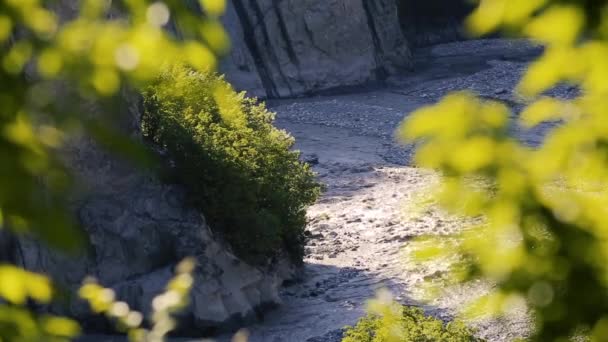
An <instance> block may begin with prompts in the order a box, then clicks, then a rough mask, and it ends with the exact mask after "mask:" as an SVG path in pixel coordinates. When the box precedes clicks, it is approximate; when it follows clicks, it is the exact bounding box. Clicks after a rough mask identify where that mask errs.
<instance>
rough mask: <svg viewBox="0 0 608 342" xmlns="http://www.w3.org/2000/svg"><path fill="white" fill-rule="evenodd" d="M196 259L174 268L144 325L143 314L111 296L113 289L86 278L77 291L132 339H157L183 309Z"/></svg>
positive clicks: (156, 341)
mask: <svg viewBox="0 0 608 342" xmlns="http://www.w3.org/2000/svg"><path fill="white" fill-rule="evenodd" d="M195 267H196V260H194V259H192V258H186V259H184V260H182V261H181V262H180V263H179V264H178V265H177V267H176V268H175V276H174V277H173V278H172V279H171V280H170V281H169V283H168V284H167V286H166V288H165V292H163V293H161V294H159V295H158V296H156V297H155V298H154V300H153V301H152V309H153V311H152V315H151V317H149V323H151V327H150V328H149V329H147V328H145V327H144V317H143V315H142V314H141V313H140V312H138V311H135V310H132V309H131V308H130V307H129V305H128V304H127V303H125V302H121V301H117V300H116V299H115V295H114V291H112V290H111V289H108V288H105V287H103V286H101V285H99V284H98V283H97V282H96V281H95V280H93V279H88V280H86V281H85V284H84V285H83V286H82V287H81V288H80V291H79V294H80V297H81V298H82V299H85V300H86V301H87V302H88V303H89V305H90V306H91V309H92V310H93V311H94V312H95V313H100V314H103V315H105V316H106V317H108V318H109V319H110V320H112V321H115V322H116V323H117V327H118V329H119V330H121V331H124V332H126V333H127V334H128V337H129V340H130V341H132V342H144V341H145V342H161V341H164V339H165V336H166V335H167V334H168V333H169V332H170V331H171V330H173V329H174V328H175V327H176V325H177V322H176V321H175V319H174V318H173V315H175V314H176V313H178V312H179V311H181V310H183V309H184V308H185V307H186V306H187V305H188V303H189V296H190V289H191V288H192V285H193V283H194V279H193V277H192V272H193V271H194V269H195Z"/></svg>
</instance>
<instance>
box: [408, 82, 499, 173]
mask: <svg viewBox="0 0 608 342" xmlns="http://www.w3.org/2000/svg"><path fill="white" fill-rule="evenodd" d="M508 113H509V112H508V110H507V108H506V107H505V106H504V105H502V104H499V103H495V102H485V103H484V102H479V101H476V100H475V99H474V97H473V96H472V95H470V94H468V93H458V94H453V95H450V96H447V97H446V98H445V99H443V100H442V101H441V102H439V103H438V104H436V105H435V106H432V107H425V108H422V109H420V110H418V111H416V112H414V113H412V115H411V116H410V118H408V120H407V121H406V122H404V124H402V126H401V127H400V131H399V132H400V136H401V138H402V139H404V140H407V139H429V138H430V140H423V141H425V143H424V144H423V145H422V146H421V147H420V149H419V151H418V153H417V154H416V161H417V163H419V164H420V165H422V166H426V167H432V168H436V167H441V166H443V165H445V167H449V168H454V169H456V170H460V171H471V172H472V171H475V170H480V169H483V168H485V167H487V166H489V165H490V164H491V163H492V161H493V160H494V158H496V157H498V156H499V153H500V152H501V149H502V147H501V145H500V143H499V142H496V141H494V139H491V138H492V137H500V136H502V135H504V132H505V131H506V130H505V124H506V122H507V118H508Z"/></svg>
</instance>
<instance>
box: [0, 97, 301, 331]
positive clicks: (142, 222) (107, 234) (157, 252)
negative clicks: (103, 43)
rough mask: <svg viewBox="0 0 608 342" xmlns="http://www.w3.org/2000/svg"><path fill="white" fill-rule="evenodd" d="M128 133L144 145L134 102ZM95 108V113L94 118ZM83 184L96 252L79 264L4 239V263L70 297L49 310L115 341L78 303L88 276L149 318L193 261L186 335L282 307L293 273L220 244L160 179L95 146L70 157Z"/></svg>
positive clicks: (79, 205) (83, 206)
mask: <svg viewBox="0 0 608 342" xmlns="http://www.w3.org/2000/svg"><path fill="white" fill-rule="evenodd" d="M124 102H125V106H124V108H123V110H124V112H123V113H121V114H122V115H121V116H118V117H121V118H126V120H124V122H120V123H119V129H121V130H123V131H124V132H126V133H128V134H131V135H132V136H133V137H134V138H135V139H138V137H139V136H140V133H139V129H138V127H139V124H138V118H139V117H140V111H141V108H140V107H139V106H138V105H137V104H138V103H139V101H138V100H137V98H136V97H133V96H129V95H126V94H125V101H124ZM95 110H96V108H95V106H91V108H89V109H88V110H87V111H85V113H92V112H93V113H94V112H95ZM64 155H65V158H66V160H67V165H68V166H69V168H70V169H71V170H72V172H73V174H74V176H75V178H76V181H77V184H78V190H77V193H75V194H74V195H73V198H72V203H71V207H72V210H73V212H74V214H75V216H76V217H77V219H78V221H79V223H80V225H81V226H82V228H83V229H84V231H85V235H86V242H87V246H86V247H87V248H86V249H85V250H84V251H83V252H82V253H81V254H80V255H78V256H67V255H61V254H59V253H57V252H56V251H51V250H49V249H48V248H47V247H45V246H44V245H43V244H41V243H39V242H35V241H33V240H29V239H21V238H20V239H15V238H12V237H10V236H7V235H5V236H0V250H1V252H0V262H2V261H5V262H6V261H8V262H11V263H14V264H17V265H19V266H22V267H23V268H26V269H28V270H33V271H37V272H41V273H45V274H48V275H49V276H50V277H51V278H52V279H53V280H54V281H55V282H56V284H58V286H59V289H60V290H61V291H62V292H63V291H65V293H66V295H67V298H66V300H65V301H63V302H60V303H56V304H55V305H53V306H52V307H50V308H48V309H49V310H50V311H53V312H57V313H60V314H67V315H70V316H73V317H75V318H77V319H78V320H79V322H81V324H83V325H84V326H85V328H87V329H90V330H92V331H108V330H110V328H109V327H107V326H105V323H104V322H103V321H101V320H98V319H94V317H91V313H90V310H89V308H88V305H87V304H85V303H84V302H82V301H81V300H78V299H77V298H73V297H72V296H73V295H74V294H75V293H76V292H77V289H78V287H79V286H80V285H81V284H82V281H83V280H84V279H85V277H87V276H93V277H95V278H97V279H98V280H99V282H100V283H101V284H103V285H104V286H107V287H110V288H112V289H113V290H114V291H115V293H116V297H117V299H118V300H122V301H126V302H127V303H129V305H130V306H131V307H133V308H135V309H136V310H140V311H143V312H148V311H149V310H150V305H151V301H152V298H154V296H156V295H158V294H160V293H161V292H162V291H163V290H164V288H165V286H166V284H167V282H168V281H169V280H170V279H171V278H172V276H173V269H174V267H175V265H176V264H177V263H179V261H181V260H182V259H183V258H185V257H188V256H192V257H195V259H196V261H197V267H196V269H195V271H194V274H193V276H194V280H195V282H194V287H193V289H192V293H191V299H192V305H191V306H190V307H189V308H188V309H187V310H186V312H184V316H183V320H182V322H183V326H182V332H185V333H192V334H196V335H199V336H200V335H201V334H205V333H207V332H210V331H217V330H218V329H219V330H221V329H224V328H233V327H235V326H241V325H243V324H247V323H251V322H253V321H255V320H256V319H257V316H258V313H259V312H260V311H261V310H262V309H264V308H266V307H268V306H274V305H277V304H279V303H280V301H281V299H280V297H279V288H280V286H281V284H282V283H283V281H284V280H286V279H289V278H291V277H292V276H293V271H294V270H293V266H292V265H291V264H290V263H289V262H288V261H287V258H285V259H284V260H280V259H279V260H276V261H274V262H273V263H272V264H269V265H267V266H266V267H253V266H250V265H248V264H246V263H245V262H243V261H242V260H240V259H238V258H237V257H235V256H234V255H233V254H232V253H231V252H230V251H229V249H228V248H227V247H226V245H225V244H223V243H221V242H220V241H218V240H217V239H216V238H215V237H214V236H213V234H212V233H211V231H210V229H209V227H208V226H207V224H206V222H205V218H204V215H203V214H201V213H200V212H199V211H198V210H196V209H194V208H192V207H190V206H189V204H188V201H187V199H186V196H185V190H184V189H183V188H182V187H180V186H178V185H172V184H165V183H163V182H161V181H160V180H159V179H158V178H157V177H156V176H155V174H153V173H152V172H146V171H144V170H142V169H140V168H136V167H134V166H132V165H131V164H130V163H128V162H126V161H124V160H121V159H118V158H116V157H115V156H113V155H111V154H108V153H107V152H105V150H103V149H101V148H99V147H98V146H96V144H95V143H94V142H93V141H92V140H91V139H89V138H87V137H79V138H78V139H74V140H73V141H71V142H70V144H69V145H68V147H67V148H66V150H65V151H64Z"/></svg>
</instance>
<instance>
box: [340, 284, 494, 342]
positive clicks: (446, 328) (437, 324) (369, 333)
mask: <svg viewBox="0 0 608 342" xmlns="http://www.w3.org/2000/svg"><path fill="white" fill-rule="evenodd" d="M368 311H369V312H370V313H369V314H368V315H367V316H366V317H363V318H361V319H360V320H359V322H357V324H356V325H355V326H354V327H346V332H345V334H344V339H343V340H342V342H421V341H429V342H430V341H442V342H476V341H483V340H482V339H479V338H477V337H475V336H474V331H473V330H472V329H469V328H467V327H466V326H465V325H464V324H463V323H462V322H459V321H455V322H449V323H444V322H443V321H441V320H440V319H438V318H435V317H432V316H427V315H425V313H424V311H422V309H420V308H417V307H410V306H404V305H401V304H399V303H397V302H395V301H394V300H393V299H392V297H391V295H390V293H388V291H386V290H381V291H379V292H378V295H377V297H376V298H375V299H373V300H371V301H370V302H369V304H368Z"/></svg>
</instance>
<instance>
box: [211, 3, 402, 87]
mask: <svg viewBox="0 0 608 342" xmlns="http://www.w3.org/2000/svg"><path fill="white" fill-rule="evenodd" d="M222 20H223V23H224V25H225V26H226V28H227V31H228V33H229V35H230V37H231V40H232V51H231V53H230V54H229V55H228V56H227V57H226V58H225V59H224V60H223V61H222V63H221V68H220V70H221V71H222V72H224V73H225V74H226V78H227V79H228V80H229V81H230V82H231V83H233V84H234V85H235V87H236V88H238V89H242V90H246V91H248V92H249V93H251V94H253V95H256V96H261V97H268V98H276V97H291V96H298V95H305V94H309V93H312V92H317V91H321V90H326V89H331V88H335V87H341V86H351V85H357V84H361V83H364V82H367V81H374V80H382V79H384V78H385V77H386V76H387V75H389V74H391V73H394V72H396V71H397V70H400V69H405V68H409V67H411V63H412V58H411V52H410V49H409V47H408V44H407V41H406V40H405V36H404V35H403V33H402V32H401V27H400V23H399V17H398V11H397V2H396V0H283V1H277V0H233V1H229V2H228V8H227V13H226V15H225V16H224V17H223V19H222Z"/></svg>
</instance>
